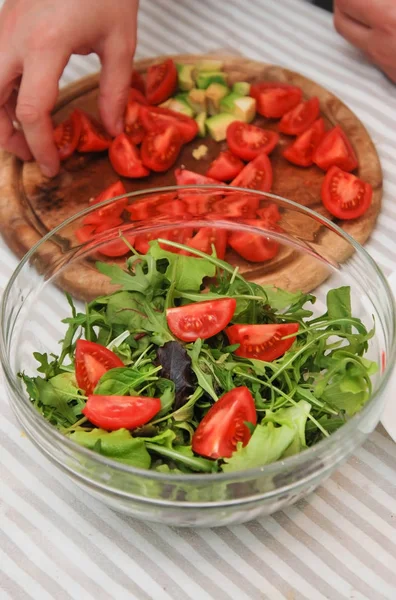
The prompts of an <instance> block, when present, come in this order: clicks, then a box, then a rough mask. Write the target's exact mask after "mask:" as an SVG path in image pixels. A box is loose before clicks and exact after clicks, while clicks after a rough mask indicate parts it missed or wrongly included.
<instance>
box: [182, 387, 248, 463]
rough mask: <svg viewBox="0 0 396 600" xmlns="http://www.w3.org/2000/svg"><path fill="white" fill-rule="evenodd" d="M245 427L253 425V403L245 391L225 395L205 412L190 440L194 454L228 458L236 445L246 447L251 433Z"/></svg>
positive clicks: (238, 389)
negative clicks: (239, 444) (248, 424)
mask: <svg viewBox="0 0 396 600" xmlns="http://www.w3.org/2000/svg"><path fill="white" fill-rule="evenodd" d="M246 423H251V424H252V425H256V423H257V413H256V407H255V404H254V399H253V396H252V394H251V393H250V391H249V390H248V388H247V387H237V388H234V389H232V390H231V391H230V392H227V393H226V394H224V396H222V397H221V398H220V399H219V400H218V401H217V402H215V403H214V404H213V406H212V407H211V408H210V409H209V410H208V412H207V413H206V415H205V416H204V418H203V419H202V421H201V422H200V423H199V425H198V427H197V429H196V430H195V433H194V435H193V438H192V449H193V451H194V452H195V453H196V454H200V455H201V456H207V457H208V458H230V456H231V455H232V453H233V452H234V451H235V450H236V449H237V444H238V442H242V446H246V444H247V443H248V441H249V440H250V437H251V433H250V429H249V427H248V426H247V425H246Z"/></svg>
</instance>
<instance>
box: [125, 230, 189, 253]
mask: <svg viewBox="0 0 396 600" xmlns="http://www.w3.org/2000/svg"><path fill="white" fill-rule="evenodd" d="M192 234H193V230H192V229H191V228H189V227H181V228H175V229H163V230H157V231H152V232H150V233H141V234H139V235H138V236H137V237H136V240H135V245H134V247H135V249H136V250H137V251H138V252H139V253H140V254H147V252H148V251H149V249H150V242H151V241H153V240H158V239H159V238H162V239H163V240H168V241H170V242H177V243H179V244H186V243H187V241H188V240H189V239H190V237H191V236H192ZM160 246H161V248H163V249H164V250H168V251H169V252H175V253H176V254H178V253H180V254H182V253H183V252H182V251H180V250H179V249H178V248H175V247H174V246H170V245H168V244H166V243H165V242H161V243H160Z"/></svg>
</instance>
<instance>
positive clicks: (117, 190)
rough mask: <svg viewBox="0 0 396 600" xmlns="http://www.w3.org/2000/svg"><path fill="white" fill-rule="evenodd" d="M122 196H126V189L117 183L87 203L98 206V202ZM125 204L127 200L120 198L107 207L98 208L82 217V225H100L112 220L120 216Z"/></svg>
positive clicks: (120, 183)
mask: <svg viewBox="0 0 396 600" xmlns="http://www.w3.org/2000/svg"><path fill="white" fill-rule="evenodd" d="M124 194H126V189H125V187H124V185H123V183H122V182H121V181H117V182H116V183H113V184H112V185H110V186H109V187H108V188H106V189H105V190H103V192H101V193H100V194H99V195H98V196H96V197H95V198H92V200H90V201H89V203H90V204H99V203H100V202H104V201H105V200H110V199H111V198H116V197H117V196H123V195H124ZM127 204H128V198H120V200H118V201H117V202H114V203H112V204H110V205H109V206H104V207H103V208H99V209H98V210H95V212H93V213H91V214H89V215H87V216H86V217H84V220H83V223H84V225H89V224H91V225H101V224H103V222H105V221H107V220H113V219H114V218H117V217H119V216H120V215H121V213H122V211H123V210H124V208H125V207H126V206H127Z"/></svg>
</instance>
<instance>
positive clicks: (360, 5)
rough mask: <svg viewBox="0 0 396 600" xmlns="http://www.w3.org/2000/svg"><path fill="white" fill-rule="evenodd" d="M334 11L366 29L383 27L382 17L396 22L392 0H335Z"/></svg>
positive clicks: (395, 11)
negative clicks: (385, 16)
mask: <svg viewBox="0 0 396 600" xmlns="http://www.w3.org/2000/svg"><path fill="white" fill-rule="evenodd" d="M334 5H335V7H334V8H335V9H337V10H339V11H340V12H342V13H343V14H344V15H347V16H348V17H350V18H351V19H353V20H354V21H358V22H359V23H361V24H362V25H366V27H373V28H375V27H379V28H382V27H383V26H384V15H387V16H388V20H392V19H393V20H394V21H395V22H396V5H395V2H394V0H375V2H373V0H335V2H334Z"/></svg>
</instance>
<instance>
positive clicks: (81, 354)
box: [75, 340, 124, 394]
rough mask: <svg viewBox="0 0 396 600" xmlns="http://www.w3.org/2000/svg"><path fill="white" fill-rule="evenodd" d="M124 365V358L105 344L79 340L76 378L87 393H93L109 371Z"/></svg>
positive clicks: (77, 344)
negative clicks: (119, 356)
mask: <svg viewBox="0 0 396 600" xmlns="http://www.w3.org/2000/svg"><path fill="white" fill-rule="evenodd" d="M123 366H124V363H123V362H122V360H121V359H120V358H118V356H117V355H116V354H114V352H112V351H111V350H108V349H107V348H105V347H104V346H101V345H100V344H96V343H95V342H88V341H87V340H77V343H76V357H75V369H76V379H77V383H78V387H79V388H80V389H82V390H84V392H85V393H86V394H92V392H93V391H94V389H95V387H96V386H97V383H98V381H99V379H100V378H101V377H102V375H104V374H105V373H106V372H107V371H109V370H110V369H115V368H116V367H123Z"/></svg>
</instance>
